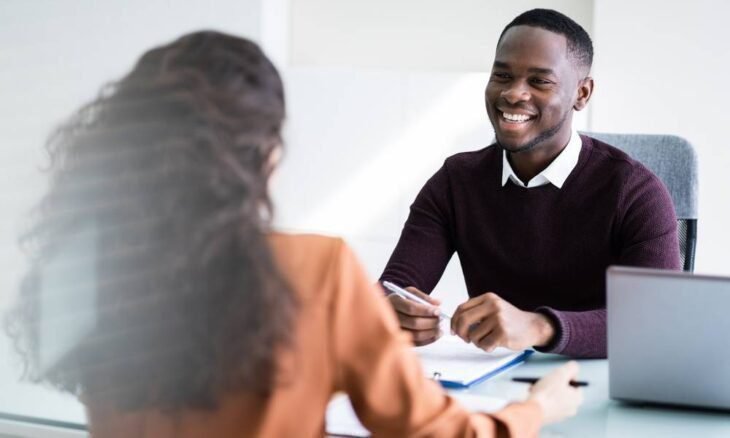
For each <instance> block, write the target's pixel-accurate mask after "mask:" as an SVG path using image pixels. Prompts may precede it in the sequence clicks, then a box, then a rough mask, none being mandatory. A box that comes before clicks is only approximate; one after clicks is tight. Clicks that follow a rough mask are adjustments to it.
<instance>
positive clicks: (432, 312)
mask: <svg viewBox="0 0 730 438" xmlns="http://www.w3.org/2000/svg"><path fill="white" fill-rule="evenodd" d="M388 300H389V301H390V304H391V306H393V308H394V309H395V310H396V312H398V313H402V314H404V315H410V316H420V317H434V316H438V315H439V310H438V309H437V308H434V307H433V306H428V305H426V304H420V303H416V302H415V301H411V300H406V299H405V298H401V297H400V296H398V295H397V294H390V295H388Z"/></svg>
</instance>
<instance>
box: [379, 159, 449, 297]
mask: <svg viewBox="0 0 730 438" xmlns="http://www.w3.org/2000/svg"><path fill="white" fill-rule="evenodd" d="M449 187H450V185H449V180H448V174H447V171H446V165H444V166H443V167H441V169H439V170H438V171H437V172H436V173H435V174H434V175H433V176H432V177H431V178H430V179H429V180H428V181H427V182H426V184H425V185H424V186H423V188H422V189H421V191H420V193H419V194H418V196H417V197H416V200H415V201H414V202H413V204H412V205H411V211H410V214H409V215H408V219H407V220H406V223H405V225H404V226H403V231H402V232H401V236H400V239H399V240H398V244H397V245H396V247H395V249H394V250H393V254H392V255H391V256H390V260H388V263H387V265H386V266H385V270H384V271H383V274H382V275H381V277H380V281H381V282H383V281H391V282H393V283H396V284H399V285H402V286H404V287H408V286H415V287H417V288H418V289H420V290H422V291H423V292H426V293H431V291H432V290H433V288H434V287H435V286H436V284H437V283H438V281H439V279H440V278H441V275H443V273H444V270H445V269H446V265H447V264H448V262H449V259H451V256H452V255H453V253H454V250H455V246H454V239H453V232H452V227H451V225H450V223H451V216H452V211H451V208H450V200H449V197H448V193H449Z"/></svg>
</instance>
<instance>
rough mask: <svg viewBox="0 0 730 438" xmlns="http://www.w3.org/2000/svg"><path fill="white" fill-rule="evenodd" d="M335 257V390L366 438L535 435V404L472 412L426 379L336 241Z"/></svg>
mask: <svg viewBox="0 0 730 438" xmlns="http://www.w3.org/2000/svg"><path fill="white" fill-rule="evenodd" d="M336 253H337V259H336V263H334V266H333V268H334V271H335V272H334V275H335V281H334V282H332V283H331V284H333V285H334V287H335V288H336V290H335V291H333V299H332V300H331V306H332V309H331V311H332V319H331V331H330V333H331V334H332V336H333V338H334V339H333V343H332V345H333V355H334V358H333V359H334V361H335V367H336V369H337V373H336V376H337V377H336V379H337V386H338V387H339V388H341V389H343V390H344V391H345V392H346V393H347V394H348V395H349V397H350V400H351V402H352V405H353V407H354V409H355V412H356V413H357V415H358V417H359V418H360V421H361V422H362V423H363V425H365V427H367V428H368V429H369V430H370V431H371V432H372V433H373V435H374V436H414V437H418V436H439V437H441V436H443V437H448V436H464V437H467V436H469V437H471V436H479V437H502V436H505V437H506V436H519V437H529V436H536V435H537V433H538V431H539V428H540V424H541V423H542V410H541V409H540V407H539V406H538V404H537V403H536V402H533V401H529V402H523V403H514V404H511V405H509V406H507V407H506V408H505V409H503V410H501V411H499V412H497V413H494V414H491V415H488V414H472V413H469V412H468V411H466V410H465V409H464V408H463V407H462V406H461V405H459V404H458V402H457V401H456V400H454V399H452V398H451V397H448V396H447V395H446V394H445V393H444V391H443V389H442V388H441V387H440V386H439V385H438V384H437V383H435V382H433V381H431V380H428V379H426V378H425V376H424V375H423V371H422V370H421V367H420V364H419V362H418V358H417V356H416V354H415V352H413V350H412V346H411V343H410V338H409V336H408V334H406V333H404V332H402V331H401V330H400V329H399V328H398V324H397V321H396V319H395V315H393V313H392V310H390V309H389V308H388V307H387V303H386V302H385V300H384V299H383V294H382V291H381V290H380V288H379V287H378V286H377V285H373V284H372V283H371V282H370V281H369V280H368V278H366V275H365V273H364V271H363V269H362V268H361V266H360V264H359V263H358V261H357V260H356V258H355V256H354V255H353V253H352V252H351V251H350V249H349V248H348V247H347V246H346V245H345V244H344V243H343V242H341V241H340V245H339V248H338V249H337V251H336Z"/></svg>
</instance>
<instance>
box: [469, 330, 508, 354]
mask: <svg viewBox="0 0 730 438" xmlns="http://www.w3.org/2000/svg"><path fill="white" fill-rule="evenodd" d="M502 334H503V332H502V330H500V329H499V328H498V327H497V328H495V329H494V330H492V331H490V332H489V334H487V335H486V336H484V337H482V338H481V339H479V340H476V341H474V345H476V346H477V347H479V348H481V349H482V350H484V351H486V352H487V353H491V352H492V351H494V349H495V348H497V347H500V346H501V345H502V342H503V338H504V336H502Z"/></svg>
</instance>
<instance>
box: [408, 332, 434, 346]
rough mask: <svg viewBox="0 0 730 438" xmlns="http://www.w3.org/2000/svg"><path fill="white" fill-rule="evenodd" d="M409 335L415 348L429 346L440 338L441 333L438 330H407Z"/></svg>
mask: <svg viewBox="0 0 730 438" xmlns="http://www.w3.org/2000/svg"><path fill="white" fill-rule="evenodd" d="M409 333H410V334H411V336H412V338H413V343H414V344H415V345H417V346H419V345H427V344H430V343H432V342H435V341H436V340H437V339H438V338H439V337H441V332H440V330H439V329H438V328H436V329H433V330H409Z"/></svg>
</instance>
